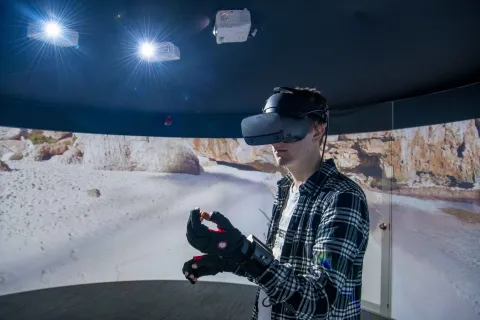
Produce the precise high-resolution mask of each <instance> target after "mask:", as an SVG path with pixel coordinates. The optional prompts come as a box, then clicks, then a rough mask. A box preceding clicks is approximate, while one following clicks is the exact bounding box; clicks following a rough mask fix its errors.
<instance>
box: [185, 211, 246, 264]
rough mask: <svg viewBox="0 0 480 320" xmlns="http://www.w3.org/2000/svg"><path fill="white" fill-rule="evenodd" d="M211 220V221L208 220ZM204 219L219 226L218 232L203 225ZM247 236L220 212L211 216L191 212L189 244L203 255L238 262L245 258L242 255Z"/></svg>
mask: <svg viewBox="0 0 480 320" xmlns="http://www.w3.org/2000/svg"><path fill="white" fill-rule="evenodd" d="M208 218H209V219H208ZM203 219H208V220H210V221H212V222H214V223H216V224H217V228H218V230H212V229H209V228H207V227H206V226H204V225H202V221H203ZM245 239H246V238H245V236H244V235H243V234H242V233H241V232H240V231H239V230H238V229H236V228H234V227H233V225H232V224H231V223H230V221H229V220H228V219H227V218H226V217H225V216H224V215H222V214H221V213H220V212H217V211H214V212H213V213H212V215H211V216H209V215H208V214H205V213H202V212H200V209H198V208H195V209H194V210H192V211H190V218H189V219H188V224H187V240H188V243H190V245H191V246H192V247H194V248H195V249H197V250H199V251H200V252H202V253H207V254H212V255H220V256H222V257H224V258H225V257H227V258H233V259H235V260H237V261H239V260H241V259H242V258H243V255H242V253H241V249H242V245H243V242H244V240H245Z"/></svg>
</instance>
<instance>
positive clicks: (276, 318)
mask: <svg viewBox="0 0 480 320" xmlns="http://www.w3.org/2000/svg"><path fill="white" fill-rule="evenodd" d="M292 182H293V179H292V177H291V175H290V174H287V175H286V176H285V177H283V178H282V179H281V180H280V181H279V182H278V192H277V196H276V198H275V201H274V205H273V210H272V211H273V212H272V219H271V221H270V226H269V230H268V235H267V246H268V247H269V248H270V249H272V248H273V244H274V242H275V236H276V233H277V231H278V225H279V221H280V217H281V215H282V210H283V207H284V205H285V202H286V199H287V196H288V192H289V188H290V187H291V184H292ZM299 192H300V198H299V201H298V204H297V206H296V208H295V211H294V213H293V215H292V218H291V221H290V225H289V227H288V230H287V234H286V236H285V243H284V245H283V249H282V256H281V258H280V261H278V260H274V262H273V263H272V264H271V265H270V266H269V267H268V269H267V270H266V271H265V272H264V273H263V274H262V275H261V276H260V277H258V278H256V279H254V278H252V277H249V276H248V275H247V274H245V273H244V272H242V271H239V272H236V274H237V275H240V276H247V277H248V278H249V280H250V281H252V282H254V283H256V284H258V285H259V290H258V291H257V296H256V299H255V301H256V302H255V305H254V308H253V316H252V319H253V320H257V319H258V300H259V292H260V288H261V289H263V290H264V291H265V292H266V294H267V296H268V297H269V300H270V304H272V320H287V319H302V320H313V319H315V320H317V319H326V320H346V319H352V320H353V319H355V320H356V319H360V300H361V290H362V266H363V258H364V255H365V251H366V248H367V244H368V234H369V213H368V205H367V200H366V197H365V194H364V193H363V191H362V189H361V188H360V187H359V186H358V185H357V184H356V183H355V182H353V181H352V180H350V179H349V178H347V177H346V176H345V175H343V174H341V173H340V172H339V171H338V170H337V168H336V166H335V163H334V162H333V160H332V159H328V160H326V161H325V162H324V163H323V164H322V166H321V168H320V169H319V170H318V171H317V172H315V173H314V174H313V175H312V176H311V177H310V178H309V179H308V180H307V181H306V182H305V183H304V184H302V185H301V186H300V188H299ZM260 303H262V301H260Z"/></svg>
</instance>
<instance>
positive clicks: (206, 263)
mask: <svg viewBox="0 0 480 320" xmlns="http://www.w3.org/2000/svg"><path fill="white" fill-rule="evenodd" d="M237 267H238V266H237V264H236V263H235V261H233V260H231V259H223V258H222V257H220V256H218V255H203V256H197V257H193V259H191V260H188V261H187V262H185V264H184V265H183V268H182V272H183V274H184V275H185V278H187V279H188V281H190V283H191V284H195V283H196V282H197V281H198V278H200V277H204V276H214V275H216V274H217V273H219V272H224V271H226V272H235V270H237Z"/></svg>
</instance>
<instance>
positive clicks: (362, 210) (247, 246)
mask: <svg viewBox="0 0 480 320" xmlns="http://www.w3.org/2000/svg"><path fill="white" fill-rule="evenodd" d="M327 108H328V107H327V104H326V100H325V98H324V97H323V96H322V95H321V94H320V93H319V92H317V91H315V90H311V89H307V88H305V89H299V88H297V89H291V88H276V89H275V91H274V94H273V95H272V96H271V97H270V98H269V100H268V101H267V105H266V106H265V108H264V114H263V115H257V116H254V117H250V118H247V119H246V120H244V122H242V133H243V134H244V137H245V140H246V141H247V143H248V144H251V145H260V144H266V143H270V144H271V145H272V151H273V153H274V156H275V160H276V161H277V163H278V165H279V166H282V167H285V168H287V169H288V174H287V175H286V176H285V177H284V178H282V179H281V180H280V181H279V182H278V192H277V196H276V198H275V202H274V205H273V213H272V219H271V222H270V227H269V230H268V235H267V243H266V246H265V245H263V244H262V243H261V242H260V241H258V239H249V240H248V239H246V237H245V236H244V235H243V234H242V233H241V232H240V231H239V230H238V229H236V228H234V227H233V226H232V224H231V223H230V221H228V219H226V218H225V217H224V216H223V215H222V214H220V213H218V212H215V211H214V212H213V213H212V215H209V214H208V213H204V212H201V211H200V210H199V209H198V208H197V209H195V210H192V211H191V214H190V219H189V221H188V224H187V239H188V241H189V243H190V244H191V245H192V246H193V247H194V248H196V249H198V250H199V251H201V252H203V253H206V255H204V256H200V257H194V259H192V260H190V261H187V262H186V263H185V265H184V268H183V272H184V275H185V277H186V278H187V279H188V280H190V282H191V283H195V282H196V281H197V280H198V278H199V277H201V276H205V275H215V274H217V273H218V272H233V273H234V274H237V275H240V276H246V277H248V279H249V280H250V281H252V282H254V283H257V284H258V285H259V291H258V293H257V299H256V303H255V306H254V310H253V319H254V320H257V319H258V320H283V319H305V320H307V319H332V320H333V319H339V320H340V319H342V320H345V319H360V299H361V286H362V266H363V259H364V255H365V251H366V248H367V244H368V232H369V213H368V205H367V200H366V197H365V195H364V193H363V191H362V190H361V188H360V187H359V186H358V185H357V184H356V183H354V182H353V181H352V180H350V179H348V178H347V177H346V176H344V175H343V174H341V173H340V172H339V171H338V170H337V168H336V167H335V164H334V161H333V160H332V159H329V160H326V161H324V160H323V153H324V150H325V143H326V138H327V128H328V109H327ZM279 137H280V138H279ZM322 145H323V148H322ZM203 219H209V220H211V221H213V222H215V223H216V224H217V226H218V230H211V229H208V228H207V227H206V226H204V225H202V224H201V221H202V220H203Z"/></svg>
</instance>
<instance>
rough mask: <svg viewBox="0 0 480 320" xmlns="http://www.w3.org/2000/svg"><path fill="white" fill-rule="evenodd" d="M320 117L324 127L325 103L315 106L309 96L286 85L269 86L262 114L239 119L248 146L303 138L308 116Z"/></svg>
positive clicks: (308, 125)
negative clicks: (270, 88) (270, 93)
mask: <svg viewBox="0 0 480 320" xmlns="http://www.w3.org/2000/svg"><path fill="white" fill-rule="evenodd" d="M312 114H315V115H317V116H320V117H321V118H322V119H323V121H324V122H325V123H326V124H327V126H328V106H327V104H326V102H325V103H324V104H323V106H318V105H317V104H315V101H312V99H311V95H309V94H306V93H305V92H301V91H299V90H296V89H292V88H288V87H277V88H275V89H273V95H271V96H270V98H268V100H267V103H266V104H265V107H264V108H263V113H262V114H258V115H254V116H251V117H247V118H245V119H243V120H242V124H241V126H242V136H243V138H244V139H245V142H246V143H247V144H248V145H250V146H261V145H266V144H274V143H280V142H285V143H292V142H297V141H300V140H302V139H303V138H305V136H306V135H307V133H308V131H309V129H310V124H311V122H310V120H309V119H308V116H309V115H312Z"/></svg>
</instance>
